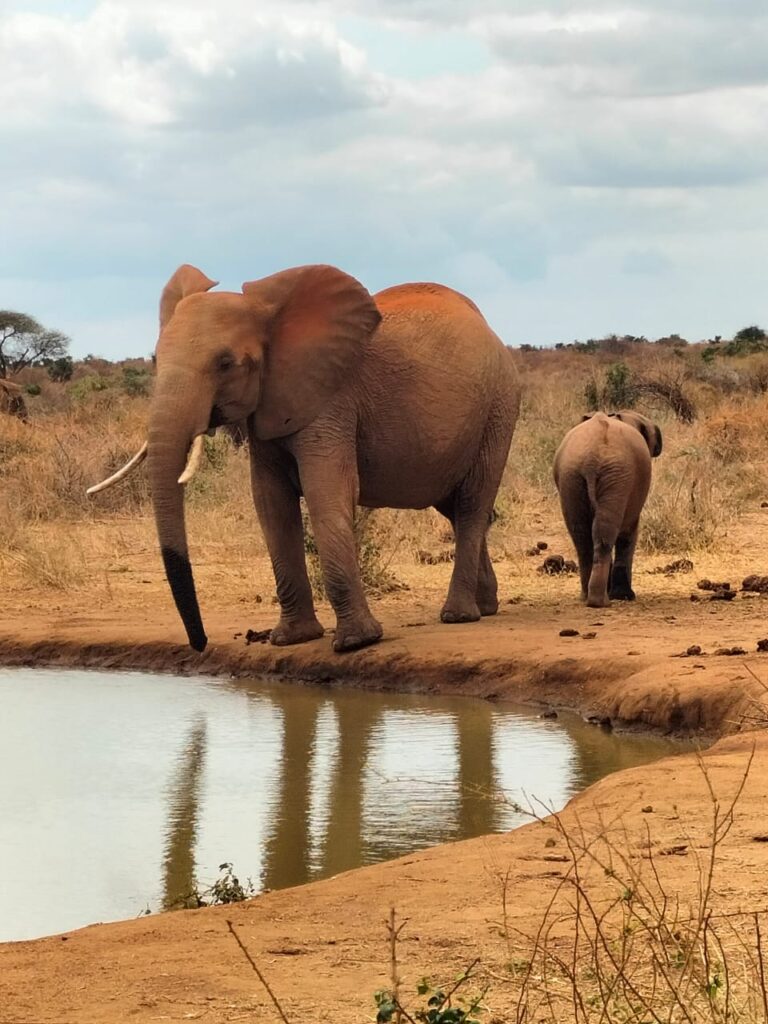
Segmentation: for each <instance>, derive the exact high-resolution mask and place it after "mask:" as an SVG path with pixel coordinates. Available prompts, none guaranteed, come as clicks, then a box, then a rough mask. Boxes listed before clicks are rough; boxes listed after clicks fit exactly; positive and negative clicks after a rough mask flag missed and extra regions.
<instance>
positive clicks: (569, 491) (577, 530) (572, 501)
mask: <svg viewBox="0 0 768 1024" xmlns="http://www.w3.org/2000/svg"><path fill="white" fill-rule="evenodd" d="M559 486H560V506H561V508H562V511H563V519H564V520H565V525H566V527H567V528H568V533H569V534H570V535H571V540H572V541H573V546H574V547H575V548H576V557H577V558H578V562H579V577H580V579H581V599H582V601H586V600H587V598H588V591H589V578H590V576H591V575H592V564H593V562H594V546H593V543H592V522H593V519H594V513H593V511H592V505H591V503H590V500H589V494H588V493H587V484H586V481H585V480H584V478H583V477H581V476H578V477H567V478H565V479H563V480H562V481H561V483H560V485H559Z"/></svg>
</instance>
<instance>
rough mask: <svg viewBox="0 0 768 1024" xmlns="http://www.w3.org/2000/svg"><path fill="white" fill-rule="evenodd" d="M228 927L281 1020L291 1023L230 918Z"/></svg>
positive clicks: (287, 1023) (284, 1023) (284, 1022)
mask: <svg viewBox="0 0 768 1024" xmlns="http://www.w3.org/2000/svg"><path fill="white" fill-rule="evenodd" d="M227 928H229V931H230V933H231V935H232V938H233V939H234V940H235V942H236V943H237V944H238V946H239V947H240V949H241V950H242V952H243V956H244V957H245V959H246V960H247V961H248V963H249V964H250V965H251V967H252V968H253V971H254V973H255V975H256V977H257V978H258V979H259V981H260V982H261V984H262V985H263V986H264V988H265V989H266V990H267V994H268V995H269V998H270V999H271V1000H272V1004H273V1006H274V1007H275V1009H276V1010H277V1015H278V1017H279V1018H280V1020H281V1021H283V1024H290V1022H289V1020H288V1018H287V1017H286V1016H285V1013H284V1012H283V1008H282V1006H281V1005H280V1003H279V1002H278V1000H277V996H276V995H275V993H274V992H273V991H272V989H271V988H270V987H269V982H268V981H267V979H266V978H265V977H264V975H263V974H262V973H261V971H260V970H259V968H258V966H257V964H256V961H255V960H254V959H253V957H252V956H251V954H250V953H249V952H248V950H247V949H246V948H245V946H244V945H243V942H242V940H241V938H240V936H239V935H238V934H237V932H236V931H235V929H234V927H233V925H232V922H231V921H230V920H227Z"/></svg>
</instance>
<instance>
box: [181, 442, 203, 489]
mask: <svg viewBox="0 0 768 1024" xmlns="http://www.w3.org/2000/svg"><path fill="white" fill-rule="evenodd" d="M202 457H203V435H202V434H198V435H197V437H196V438H195V440H194V441H193V442H192V450H191V451H190V453H189V457H188V459H187V468H186V469H185V470H184V472H183V473H182V474H181V476H180V477H179V483H180V484H188V483H189V481H190V480H191V479H192V477H193V476H194V475H195V473H196V472H197V471H198V469H199V467H200V460H201V459H202Z"/></svg>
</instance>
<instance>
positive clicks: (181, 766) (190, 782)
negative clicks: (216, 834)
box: [163, 720, 206, 910]
mask: <svg viewBox="0 0 768 1024" xmlns="http://www.w3.org/2000/svg"><path fill="white" fill-rule="evenodd" d="M205 745H206V725H205V722H204V721H202V720H200V721H197V722H195V723H194V724H193V726H192V728H191V730H190V734H189V739H188V740H187V744H186V746H185V747H184V750H183V751H182V753H181V756H180V758H179V760H178V762H177V765H176V771H175V772H174V778H173V780H172V782H171V786H170V805H169V809H168V810H169V814H168V819H169V828H168V835H167V839H166V844H165V856H164V858H163V910H173V909H174V908H177V907H182V906H185V905H186V901H187V900H188V899H189V897H190V896H191V894H192V893H193V891H194V889H195V884H196V880H195V843H196V841H197V830H198V818H199V810H200V788H201V783H202V778H203V769H204V767H205Z"/></svg>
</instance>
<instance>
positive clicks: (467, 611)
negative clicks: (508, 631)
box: [440, 601, 494, 624]
mask: <svg viewBox="0 0 768 1024" xmlns="http://www.w3.org/2000/svg"><path fill="white" fill-rule="evenodd" d="M481 614H482V613H481V611H480V608H479V606H478V605H477V603H476V602H475V601H468V602H467V603H466V604H454V603H452V602H451V601H446V603H445V604H444V605H443V610H442V611H441V612H440V621H441V622H448V623H451V624H453V623H455V622H477V620H478V619H479V618H480V616H481ZM488 614H489V615H493V614H494V612H488Z"/></svg>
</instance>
